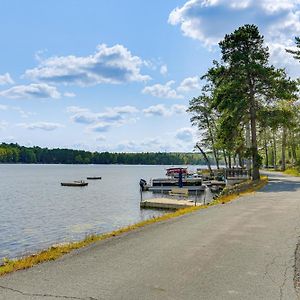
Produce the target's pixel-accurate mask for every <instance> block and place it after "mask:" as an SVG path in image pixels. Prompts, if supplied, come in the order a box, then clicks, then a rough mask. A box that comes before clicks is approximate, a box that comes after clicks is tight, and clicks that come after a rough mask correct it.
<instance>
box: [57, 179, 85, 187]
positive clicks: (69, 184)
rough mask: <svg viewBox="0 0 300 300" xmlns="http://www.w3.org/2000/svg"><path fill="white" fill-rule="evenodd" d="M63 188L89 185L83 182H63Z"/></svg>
mask: <svg viewBox="0 0 300 300" xmlns="http://www.w3.org/2000/svg"><path fill="white" fill-rule="evenodd" d="M60 185H61V186H87V185H88V183H87V182H85V181H83V180H78V181H72V182H61V183H60Z"/></svg>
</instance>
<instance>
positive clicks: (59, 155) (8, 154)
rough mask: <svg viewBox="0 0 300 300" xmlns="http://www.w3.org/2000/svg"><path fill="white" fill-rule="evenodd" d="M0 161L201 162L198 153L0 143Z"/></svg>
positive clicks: (149, 163)
mask: <svg viewBox="0 0 300 300" xmlns="http://www.w3.org/2000/svg"><path fill="white" fill-rule="evenodd" d="M0 163H24V164H129V165H130V164H132V165H136V164H144V165H201V164H204V161H203V159H202V157H201V156H200V155H199V154H198V153H166V152H157V153H155V152H144V153H110V152H89V151H84V150H73V149H58V148H57V149H48V148H41V147H25V146H20V145H18V144H6V143H2V144H0Z"/></svg>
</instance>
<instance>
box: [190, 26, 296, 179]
mask: <svg viewBox="0 0 300 300" xmlns="http://www.w3.org/2000/svg"><path fill="white" fill-rule="evenodd" d="M298 42H299V46H300V39H298ZM219 46H220V49H221V53H222V60H221V61H220V62H217V61H214V62H213V66H212V67H211V68H210V69H209V70H208V72H207V73H206V74H205V75H204V76H203V77H202V78H203V79H205V80H206V82H207V83H206V85H205V86H204V88H203V95H201V96H200V97H198V98H194V99H192V100H191V101H190V108H189V112H191V113H192V114H193V116H192V119H191V121H192V123H193V125H195V123H198V127H199V129H201V130H204V133H205V134H204V138H203V139H202V145H205V146H206V147H207V148H209V149H212V150H214V149H217V150H219V149H222V152H223V155H224V160H225V162H226V161H228V162H229V166H230V164H231V159H232V157H233V158H234V160H235V158H236V157H238V159H239V165H240V166H242V165H243V160H244V158H247V157H249V155H250V156H251V158H252V170H253V173H252V174H253V179H254V180H255V179H258V178H259V166H260V165H261V163H262V156H261V154H260V153H259V151H260V149H259V147H260V143H262V144H263V147H264V148H265V149H267V147H268V143H270V142H268V141H267V140H268V139H269V140H270V139H271V138H272V135H271V133H272V134H274V132H273V131H275V130H278V128H283V129H282V130H283V134H282V135H283V137H282V140H283V142H282V149H283V150H282V151H283V153H285V150H284V149H286V137H287V130H288V129H289V130H292V129H293V128H295V126H296V122H295V107H296V106H295V105H294V104H295V100H296V99H297V91H298V89H297V82H296V81H293V80H291V79H290V78H289V77H288V76H287V75H286V72H285V70H283V69H276V68H275V67H274V66H271V65H269V62H268V60H269V51H268V47H266V46H264V38H263V36H261V35H260V33H259V30H258V28H257V26H255V25H244V26H242V27H239V28H238V29H237V30H235V31H234V32H233V33H231V34H227V35H225V37H224V39H223V40H222V41H221V42H220V43H219ZM204 108H205V109H204ZM207 116H208V117H207ZM206 119H209V120H210V122H211V124H214V127H213V128H214V130H213V131H209V127H212V126H211V125H210V124H209V123H208V122H207V121H206ZM200 123H201V124H200ZM208 125H210V126H208ZM268 128H269V129H270V130H269V131H270V132H267V129H268ZM207 132H209V133H213V134H212V136H210V135H208V134H207ZM258 135H261V136H259V137H258ZM207 137H209V139H208V138H207ZM207 141H208V142H207ZM265 155H266V156H268V152H267V150H266V153H265ZM283 159H284V155H283ZM235 164H236V162H235Z"/></svg>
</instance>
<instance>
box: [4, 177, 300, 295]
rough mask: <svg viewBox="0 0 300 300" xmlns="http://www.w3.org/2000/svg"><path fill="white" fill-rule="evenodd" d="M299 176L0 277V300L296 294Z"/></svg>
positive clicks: (272, 181) (273, 181) (280, 179)
mask: <svg viewBox="0 0 300 300" xmlns="http://www.w3.org/2000/svg"><path fill="white" fill-rule="evenodd" d="M299 226H300V179H299V178H295V177H288V176H283V175H281V174H279V173H272V174H270V182H269V184H268V185H267V186H266V187H265V188H263V189H262V190H261V191H260V192H257V193H255V194H252V195H248V196H243V197H241V198H240V199H238V200H235V201H233V202H231V203H228V204H224V205H219V206H214V207H211V208H209V209H206V210H202V211H198V212H196V213H193V214H189V215H185V216H182V217H179V218H176V219H172V220H169V221H166V222H163V223H157V224H153V225H150V226H147V227H145V228H142V229H139V230H137V231H134V232H130V233H128V234H125V235H123V236H120V237H115V238H112V239H109V240H106V241H102V242H99V243H96V244H94V245H92V246H90V247H88V248H86V249H81V250H79V251H76V252H73V253H71V254H69V255H66V256H64V257H63V258H61V259H59V260H57V261H54V262H49V263H44V264H41V265H39V266H36V267H34V268H32V269H29V270H26V271H19V272H16V273H14V274H10V275H7V276H4V277H1V278H0V299H1V300H19V299H24V300H29V299H34V300H36V299H46V300H53V299H129V300H133V299H222V300H223V299H225V300H226V299H230V300H231V299H233V300H234V299H251V300H253V299H272V300H274V299H288V300H292V299H298V298H297V294H296V291H295V288H294V281H293V279H294V264H295V249H296V245H297V243H298V238H299V235H300V227H299Z"/></svg>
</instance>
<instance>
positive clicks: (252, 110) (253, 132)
mask: <svg viewBox="0 0 300 300" xmlns="http://www.w3.org/2000/svg"><path fill="white" fill-rule="evenodd" d="M250 121H251V123H250V124H251V144H252V145H251V149H252V164H253V170H252V180H259V179H260V174H259V162H258V150H257V137H256V111H255V102H254V99H253V101H252V103H251V106H250Z"/></svg>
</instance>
